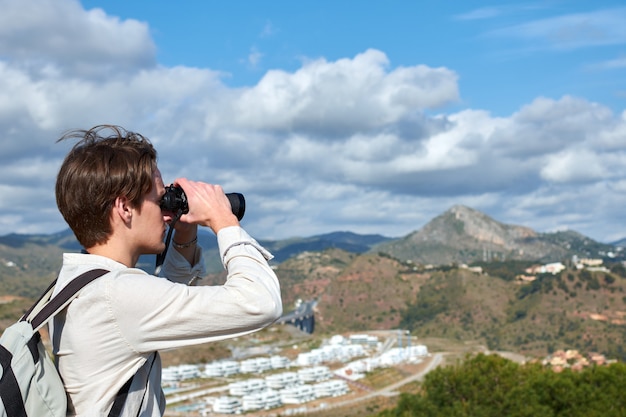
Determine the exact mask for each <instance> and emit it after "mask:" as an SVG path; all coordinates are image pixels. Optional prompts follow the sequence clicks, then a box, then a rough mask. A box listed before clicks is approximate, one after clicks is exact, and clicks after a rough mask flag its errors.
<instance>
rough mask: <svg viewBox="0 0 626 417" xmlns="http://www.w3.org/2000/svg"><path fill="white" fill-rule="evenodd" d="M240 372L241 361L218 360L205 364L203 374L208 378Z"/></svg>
mask: <svg viewBox="0 0 626 417" xmlns="http://www.w3.org/2000/svg"><path fill="white" fill-rule="evenodd" d="M238 373H239V362H237V361H216V362H211V363H209V364H206V365H205V366H204V372H203V375H204V376H205V377H207V378H214V377H220V376H231V375H235V374H238Z"/></svg>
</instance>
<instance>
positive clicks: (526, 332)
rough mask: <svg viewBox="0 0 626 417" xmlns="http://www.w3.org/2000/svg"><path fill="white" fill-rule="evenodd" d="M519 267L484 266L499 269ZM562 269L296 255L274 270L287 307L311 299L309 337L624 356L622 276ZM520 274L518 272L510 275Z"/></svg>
mask: <svg viewBox="0 0 626 417" xmlns="http://www.w3.org/2000/svg"><path fill="white" fill-rule="evenodd" d="M519 265H520V264H519V263H514V262H512V263H511V264H502V263H500V262H494V263H489V264H485V266H486V267H487V269H490V270H493V271H498V270H501V271H505V270H507V268H511V267H512V268H513V269H515V268H516V267H518V266H519ZM614 270H615V272H591V271H588V270H565V271H563V272H561V273H560V274H557V275H551V274H543V275H539V276H537V279H536V280H535V281H533V282H531V283H527V284H520V283H519V282H517V281H515V280H512V279H510V276H514V275H515V274H514V273H513V272H514V271H510V273H508V274H506V275H505V276H506V278H502V277H501V276H497V275H491V274H488V273H482V274H480V273H476V272H472V271H470V270H468V269H464V268H450V267H446V268H441V269H433V270H424V269H419V268H415V267H414V266H412V265H411V264H409V263H406V262H403V261H400V260H397V259H394V258H392V257H389V256H387V255H380V254H364V255H354V254H349V253H346V252H343V251H339V250H327V251H324V252H322V253H310V254H303V255H301V256H298V257H296V258H292V259H290V260H288V261H286V262H284V263H283V264H281V265H279V266H278V267H277V268H276V273H277V274H278V276H279V277H280V279H281V285H282V288H283V299H284V302H285V308H286V309H288V308H289V307H290V306H291V305H292V303H293V302H294V301H295V300H297V299H298V298H302V299H312V298H314V299H317V300H318V304H317V307H316V308H317V315H316V329H317V330H316V331H318V332H321V333H334V332H343V331H348V330H349V331H365V330H368V329H371V330H376V329H381V330H382V329H407V330H410V331H411V332H412V334H413V335H415V336H418V337H443V338H448V339H456V340H477V341H480V342H482V343H484V344H485V345H487V346H488V347H489V348H490V349H493V350H510V351H516V352H520V353H524V354H528V355H532V356H545V355H547V354H548V353H550V352H553V351H554V350H557V349H568V348H575V349H579V350H581V351H585V352H589V351H598V352H601V353H604V354H606V355H607V356H610V357H617V358H622V359H626V352H624V350H623V348H622V341H623V339H624V337H626V278H625V277H626V274H624V270H623V269H621V268H614ZM517 272H523V271H517Z"/></svg>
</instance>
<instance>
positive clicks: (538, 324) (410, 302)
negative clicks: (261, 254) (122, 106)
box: [0, 206, 626, 358]
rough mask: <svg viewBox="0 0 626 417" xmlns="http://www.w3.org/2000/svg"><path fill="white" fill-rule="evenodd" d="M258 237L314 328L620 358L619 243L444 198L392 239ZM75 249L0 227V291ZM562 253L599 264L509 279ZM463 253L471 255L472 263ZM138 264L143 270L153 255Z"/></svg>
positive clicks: (22, 287)
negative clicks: (440, 209)
mask: <svg viewBox="0 0 626 417" xmlns="http://www.w3.org/2000/svg"><path fill="white" fill-rule="evenodd" d="M199 241H200V243H201V245H202V247H203V248H205V259H206V261H207V266H208V269H209V270H210V271H211V274H209V276H207V277H206V279H203V280H202V281H201V285H210V284H219V283H222V282H223V281H224V272H223V268H222V267H221V265H220V264H219V259H218V256H217V247H216V242H215V236H214V235H213V234H212V233H209V232H206V231H202V232H201V233H200V234H199ZM260 242H261V243H262V244H263V245H264V246H265V247H267V248H268V249H269V250H270V251H272V252H273V253H274V255H276V259H275V261H274V262H273V267H274V269H275V271H276V274H277V275H278V277H279V279H280V282H281V291H282V297H283V302H284V305H285V311H289V310H290V309H291V306H292V305H294V303H295V302H296V301H297V300H298V299H302V300H316V301H317V306H316V312H315V320H316V332H320V333H328V334H332V333H336V332H347V331H368V330H377V329H385V330H388V329H399V328H402V329H406V330H410V331H411V333H412V334H413V335H415V336H418V337H422V336H424V337H426V336H428V337H443V338H448V339H449V338H454V339H458V340H478V341H481V342H482V343H485V344H486V345H487V346H488V347H489V348H490V349H494V350H495V349H505V350H512V351H518V352H523V353H527V354H531V355H538V356H541V355H545V354H547V353H549V352H551V351H553V350H554V349H567V348H577V349H579V350H581V351H590V350H595V351H599V352H602V353H605V354H607V355H608V356H610V357H620V358H626V352H625V351H624V349H623V348H622V347H621V346H622V344H623V340H624V337H626V296H625V295H624V294H626V268H625V267H624V266H623V264H622V263H620V262H617V261H618V260H620V258H619V256H622V252H619V251H618V249H617V248H616V247H615V246H612V245H606V244H602V243H598V242H595V241H594V240H592V239H590V238H588V237H585V236H583V235H581V234H579V233H576V232H573V231H566V232H557V233H537V232H535V231H533V230H532V229H530V228H528V227H524V226H515V225H507V224H503V223H500V222H498V221H496V220H494V219H492V218H490V217H489V216H487V215H485V214H484V213H481V212H479V211H476V210H473V209H471V208H468V207H464V206H454V207H452V208H451V209H450V210H448V211H446V212H445V213H442V214H441V215H440V216H437V217H436V218H434V219H433V220H432V221H430V222H429V223H428V224H426V225H425V226H424V227H423V228H421V229H420V230H417V231H415V232H413V233H410V234H409V235H407V236H405V237H402V238H399V239H390V238H386V237H382V236H378V235H358V234H354V233H350V232H337V233H329V234H323V235H318V236H313V237H308V238H293V239H286V240H277V241H270V240H263V241H262V240H260ZM79 249H80V247H79V245H78V244H77V242H76V241H75V239H74V237H73V235H72V233H71V232H69V231H64V232H61V233H55V234H51V235H16V234H11V235H7V236H2V237H0V296H2V295H12V296H22V297H31V298H32V297H35V296H37V295H39V293H40V292H41V291H42V289H43V288H45V286H46V285H47V284H48V283H49V282H50V281H51V280H52V279H54V277H55V276H56V272H57V271H58V268H59V267H60V264H61V254H62V253H63V252H64V251H78V250H79ZM611 252H615V253H617V254H618V255H619V256H617V257H614V258H611V257H610V256H609V255H608V254H609V253H611ZM573 255H577V256H579V257H589V258H604V259H605V261H607V262H605V265H607V266H608V268H609V269H610V270H601V271H590V270H586V269H583V270H577V269H575V268H570V269H567V270H565V271H563V272H561V273H559V274H557V275H551V274H543V275H539V276H537V277H536V279H535V280H534V281H531V282H529V283H526V284H521V283H520V282H518V281H516V280H515V279H514V278H515V276H517V275H519V274H523V273H524V270H525V268H526V267H527V266H530V265H532V264H534V263H537V262H543V261H546V262H553V261H559V260H563V259H565V260H567V259H570V257H571V256H573ZM608 261H611V262H612V263H608ZM211 262H214V263H215V264H211V265H215V267H212V266H210V265H209V264H210V263H211ZM463 263H467V264H472V263H478V264H480V265H481V267H482V270H483V273H477V272H472V271H471V270H469V269H467V268H464V267H462V266H461V264H463ZM141 265H142V267H143V268H144V269H146V270H147V271H150V272H151V271H152V270H153V267H154V256H152V257H145V258H142V264H141ZM428 265H430V266H428ZM9 298H11V297H9ZM21 302H22V304H23V305H24V306H27V304H29V300H21ZM22 304H19V305H18V304H15V303H12V302H7V303H0V327H2V326H3V325H5V323H10V322H11V320H14V319H15V318H17V317H15V316H16V315H17V314H18V313H19V311H21V306H22ZM3 320H4V321H3Z"/></svg>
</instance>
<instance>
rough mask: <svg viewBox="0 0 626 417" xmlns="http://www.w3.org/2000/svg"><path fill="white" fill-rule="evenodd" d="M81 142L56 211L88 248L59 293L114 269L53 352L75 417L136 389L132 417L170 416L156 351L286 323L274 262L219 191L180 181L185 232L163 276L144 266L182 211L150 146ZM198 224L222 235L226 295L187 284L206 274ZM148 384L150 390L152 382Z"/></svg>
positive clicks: (119, 138) (110, 131)
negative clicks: (167, 206) (165, 205)
mask: <svg viewBox="0 0 626 417" xmlns="http://www.w3.org/2000/svg"><path fill="white" fill-rule="evenodd" d="M71 138H74V139H76V138H78V139H79V142H78V143H77V144H76V145H75V146H74V147H73V148H72V150H71V151H70V153H69V154H68V155H67V157H66V158H65V160H64V162H63V165H62V166H61V169H60V171H59V174H58V177H57V183H56V198H57V205H58V207H59V210H60V212H61V214H62V215H63V217H64V218H65V220H66V222H67V223H68V224H69V226H70V228H71V229H72V231H73V232H74V234H75V235H76V238H77V239H78V241H79V242H80V243H81V245H83V247H84V248H85V253H81V254H78V253H66V254H64V255H63V266H62V268H61V271H60V274H59V279H58V282H57V286H56V288H55V293H56V292H58V291H59V290H60V289H61V288H63V287H65V286H66V285H67V284H68V282H70V281H71V280H72V279H74V278H76V277H77V276H78V275H80V274H81V273H83V272H85V271H89V270H91V269H97V268H100V269H106V270H108V271H110V272H109V273H107V274H106V275H104V276H102V277H100V278H98V279H96V280H95V281H94V282H92V283H90V284H89V285H87V286H86V287H85V288H83V289H82V290H81V291H80V292H79V294H78V297H76V298H75V299H74V300H73V301H72V303H71V304H70V305H69V307H67V308H66V309H65V310H64V311H63V312H62V313H61V314H59V315H58V316H57V317H55V319H54V321H53V323H52V324H51V336H52V341H53V352H54V355H55V358H56V360H57V366H58V369H59V372H60V374H61V377H62V378H63V382H64V385H65V388H66V391H67V394H68V404H69V405H68V408H69V409H68V415H76V416H106V415H108V414H109V412H110V410H111V407H112V405H113V403H114V401H115V399H116V397H117V396H118V392H119V391H120V389H121V388H122V386H123V385H124V384H125V383H126V382H127V381H129V380H130V379H131V378H133V379H132V385H131V387H130V390H129V393H128V397H127V398H126V401H125V403H124V408H123V413H122V414H121V415H123V416H138V415H140V416H150V417H154V416H162V415H163V413H164V411H165V398H164V395H163V392H162V390H161V362H160V359H159V356H158V351H159V350H162V349H171V348H179V347H183V346H190V345H195V344H200V343H206V342H210V341H215V340H220V339H225V338H229V337H236V336H240V335H244V334H247V333H250V332H253V331H255V330H258V329H261V328H263V327H265V326H268V325H269V324H271V323H273V322H274V321H275V320H276V319H277V318H279V317H280V315H281V314H282V303H281V296H280V288H279V283H278V279H277V277H276V275H275V274H274V272H273V271H272V269H271V268H270V267H269V265H268V263H267V261H268V260H269V259H270V258H271V255H270V254H269V253H268V252H267V251H266V250H265V249H264V248H262V247H261V246H260V245H259V244H258V243H257V242H256V241H255V240H254V239H252V238H251V237H250V236H249V235H248V234H247V233H246V232H245V231H244V230H243V229H242V228H241V227H240V226H239V222H238V220H237V218H236V217H235V215H234V214H233V213H232V211H231V207H230V203H229V201H228V199H227V197H226V196H225V194H224V192H223V191H222V189H221V187H220V186H218V185H210V184H206V183H202V182H194V181H189V180H187V179H185V178H179V179H177V180H176V181H175V184H177V185H179V186H180V187H182V189H183V190H184V192H185V194H186V195H187V199H188V205H189V212H188V213H187V214H184V215H182V217H181V218H180V220H179V221H178V222H176V225H175V227H174V228H175V232H174V235H173V238H172V244H171V247H170V248H169V250H168V251H167V256H166V258H165V261H164V263H163V267H162V269H161V274H160V275H161V276H162V277H163V278H160V277H156V276H153V275H149V274H147V273H146V272H144V271H142V270H140V269H137V268H135V265H136V263H137V260H138V259H139V256H140V255H142V254H159V253H162V252H163V251H164V249H165V243H164V237H165V233H166V229H167V224H168V223H170V222H171V221H172V216H173V213H166V212H162V211H161V208H160V202H161V198H162V196H163V194H164V193H165V187H164V184H163V180H162V179H161V174H160V172H159V170H158V168H157V163H156V158H157V154H156V151H155V150H154V148H153V146H152V145H151V144H150V142H149V141H148V139H146V138H144V137H143V136H142V135H140V134H137V133H133V132H127V131H125V130H124V129H122V128H120V127H117V126H96V127H94V128H92V129H90V130H88V131H73V132H71V133H69V134H67V135H65V136H64V137H62V138H61V139H59V140H66V139H71ZM198 225H200V226H206V227H209V228H211V229H212V230H213V232H215V234H216V235H217V240H218V244H219V250H220V255H221V257H222V261H223V264H224V266H225V268H226V269H227V271H228V275H227V279H226V282H225V283H224V284H223V285H221V286H188V285H187V283H189V282H190V281H191V280H192V279H194V278H195V277H197V276H200V275H202V274H203V273H204V265H203V264H204V263H203V260H202V254H201V250H200V248H199V247H198V246H197V244H196V242H197V235H196V233H197V229H198ZM146 381H147V384H146Z"/></svg>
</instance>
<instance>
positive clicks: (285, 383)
mask: <svg viewBox="0 0 626 417" xmlns="http://www.w3.org/2000/svg"><path fill="white" fill-rule="evenodd" d="M299 383H300V378H298V374H297V373H296V372H282V373H280V374H273V375H268V376H266V377H265V385H267V387H268V388H272V389H282V388H285V387H290V386H293V385H297V384H299Z"/></svg>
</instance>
